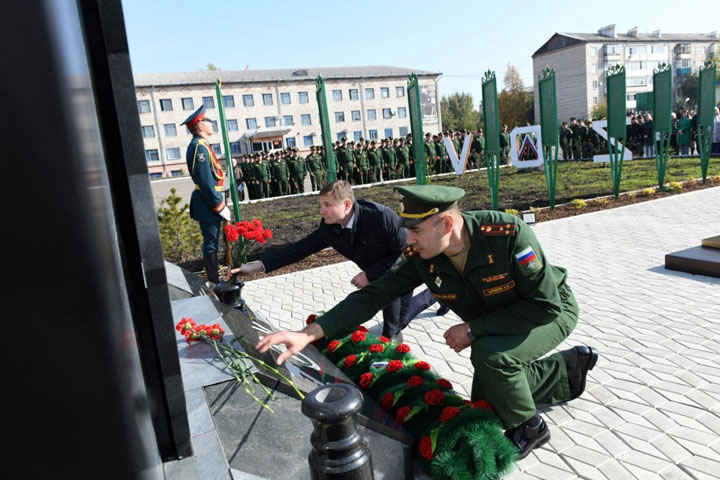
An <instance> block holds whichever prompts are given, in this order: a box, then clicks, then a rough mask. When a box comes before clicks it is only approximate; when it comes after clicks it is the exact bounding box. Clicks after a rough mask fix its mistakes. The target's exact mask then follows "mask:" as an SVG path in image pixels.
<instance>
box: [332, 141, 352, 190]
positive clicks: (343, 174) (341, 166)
mask: <svg viewBox="0 0 720 480" xmlns="http://www.w3.org/2000/svg"><path fill="white" fill-rule="evenodd" d="M341 142H342V143H341V144H340V145H339V146H338V147H337V151H336V155H335V157H336V158H337V162H338V179H339V180H345V181H347V182H352V171H353V152H352V150H350V148H349V147H348V146H347V137H342V139H341Z"/></svg>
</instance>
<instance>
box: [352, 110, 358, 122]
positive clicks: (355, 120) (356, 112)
mask: <svg viewBox="0 0 720 480" xmlns="http://www.w3.org/2000/svg"><path fill="white" fill-rule="evenodd" d="M350 116H351V117H352V121H353V122H359V121H360V120H361V118H360V110H353V111H352V112H350Z"/></svg>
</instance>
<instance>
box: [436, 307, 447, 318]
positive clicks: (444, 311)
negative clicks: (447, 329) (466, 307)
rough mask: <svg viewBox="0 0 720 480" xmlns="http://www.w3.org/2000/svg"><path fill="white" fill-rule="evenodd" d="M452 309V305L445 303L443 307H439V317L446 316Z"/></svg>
mask: <svg viewBox="0 0 720 480" xmlns="http://www.w3.org/2000/svg"><path fill="white" fill-rule="evenodd" d="M449 311H450V307H448V306H447V305H443V306H442V307H440V308H438V311H437V316H438V317H444V316H445V314H446V313H448V312H449Z"/></svg>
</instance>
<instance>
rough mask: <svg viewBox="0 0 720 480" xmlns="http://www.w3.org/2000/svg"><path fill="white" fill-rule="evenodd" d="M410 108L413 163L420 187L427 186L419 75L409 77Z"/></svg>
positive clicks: (416, 179)
mask: <svg viewBox="0 0 720 480" xmlns="http://www.w3.org/2000/svg"><path fill="white" fill-rule="evenodd" d="M407 91H408V107H409V109H410V132H411V134H412V148H413V159H414V160H413V161H414V162H415V181H416V183H417V184H418V185H425V183H427V180H426V174H427V172H426V165H427V164H426V162H425V144H424V139H423V129H422V109H421V108H420V86H419V85H418V78H417V75H415V74H414V73H413V74H411V75H410V76H409V77H408V83H407Z"/></svg>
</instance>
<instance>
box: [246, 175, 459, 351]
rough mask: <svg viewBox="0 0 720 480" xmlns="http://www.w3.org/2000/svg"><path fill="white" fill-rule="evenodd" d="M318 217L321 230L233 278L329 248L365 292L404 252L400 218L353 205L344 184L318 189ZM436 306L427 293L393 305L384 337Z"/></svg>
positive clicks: (371, 205)
mask: <svg viewBox="0 0 720 480" xmlns="http://www.w3.org/2000/svg"><path fill="white" fill-rule="evenodd" d="M320 215H322V217H323V219H322V222H320V226H319V227H318V228H317V230H315V231H314V232H312V233H311V234H310V235H308V236H307V237H305V238H303V239H302V240H300V241H297V242H295V243H292V244H290V245H286V246H285V247H283V248H281V249H280V250H278V251H276V252H272V253H270V254H268V255H265V256H264V257H263V258H262V260H258V261H254V262H250V263H247V264H245V265H242V266H241V267H240V268H237V269H234V270H233V271H232V273H240V274H241V275H242V274H250V273H257V272H266V273H267V272H272V271H273V270H277V269H278V268H282V267H284V266H287V265H290V264H292V263H295V262H298V261H300V260H302V259H304V258H306V257H308V256H309V255H312V254H313V253H317V252H319V251H320V250H322V249H324V248H327V247H333V248H334V249H335V250H337V252H338V253H340V254H341V255H343V256H344V257H346V258H347V259H348V260H352V261H353V262H355V263H356V264H357V266H358V267H360V268H361V269H362V272H360V273H358V274H357V275H355V276H354V277H353V278H352V280H350V283H351V284H352V285H353V286H355V287H356V288H364V287H366V286H368V285H370V282H372V281H374V280H376V279H378V278H380V277H382V276H383V274H384V273H385V272H386V271H387V270H388V269H389V268H390V266H391V265H392V264H393V262H395V260H397V258H398V257H399V256H400V254H401V253H402V252H403V247H404V246H405V243H406V240H407V229H405V228H404V227H402V226H401V219H400V217H399V216H398V215H397V214H396V213H395V212H394V211H393V210H391V209H389V208H387V207H386V206H384V205H380V204H379V203H375V202H370V201H368V200H355V195H354V194H353V191H352V188H351V186H350V184H349V183H347V182H346V181H344V180H338V181H336V182H332V183H329V184H327V185H326V186H325V187H323V189H322V190H320ZM435 302H436V300H435V298H434V297H433V296H432V295H430V292H429V291H428V290H427V289H426V290H424V291H423V292H422V293H419V294H418V295H417V296H415V297H413V294H412V292H409V293H408V294H406V295H404V296H402V297H401V298H398V299H397V300H395V301H393V302H392V303H390V304H389V305H388V306H386V307H385V308H384V309H383V320H384V322H383V323H384V324H383V335H385V336H386V337H388V338H392V337H394V336H395V335H397V334H398V333H400V331H401V330H402V329H403V328H405V327H406V326H407V325H408V323H410V321H411V320H412V319H413V318H415V316H417V315H418V314H419V313H420V312H422V311H423V310H425V309H426V308H428V307H429V306H431V305H433V304H434V303H435ZM448 310H449V309H446V308H443V309H441V310H438V314H439V315H444V314H445V313H447V312H448Z"/></svg>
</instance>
